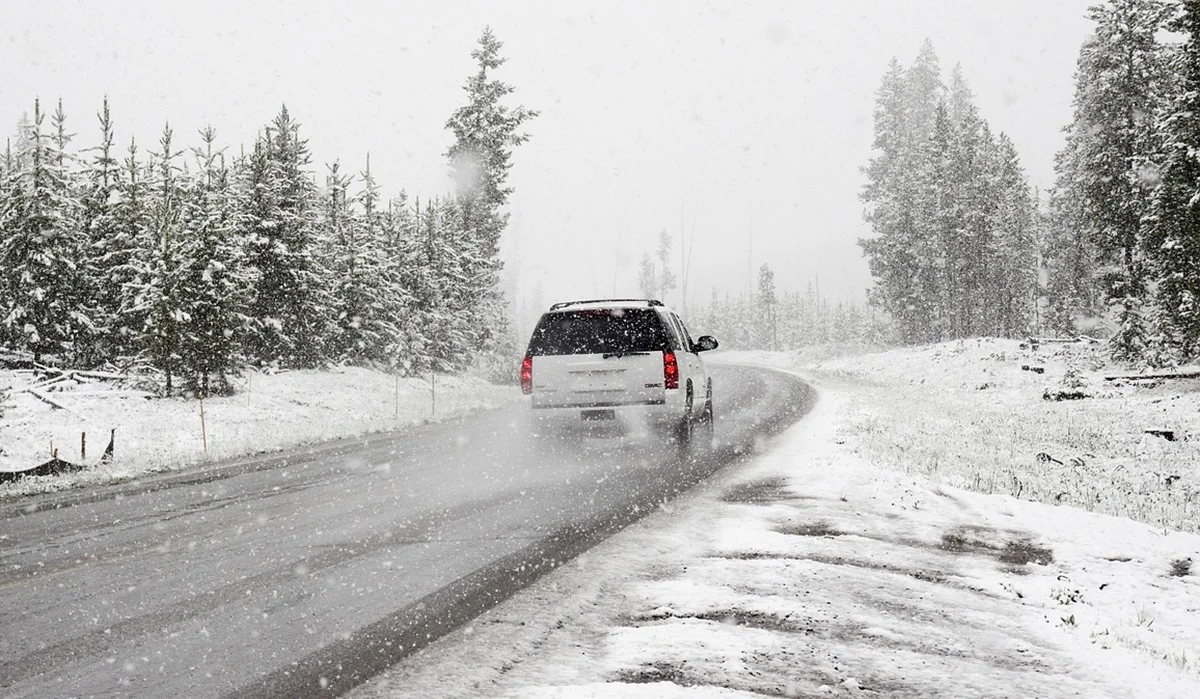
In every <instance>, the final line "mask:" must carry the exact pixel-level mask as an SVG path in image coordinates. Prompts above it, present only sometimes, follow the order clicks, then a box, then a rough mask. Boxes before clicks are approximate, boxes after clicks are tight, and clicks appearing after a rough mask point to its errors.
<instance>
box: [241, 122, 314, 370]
mask: <svg viewBox="0 0 1200 699" xmlns="http://www.w3.org/2000/svg"><path fill="white" fill-rule="evenodd" d="M299 132H300V125H299V124H298V123H297V122H296V121H294V120H293V119H292V118H291V115H289V114H288V110H287V107H286V106H285V107H283V108H282V109H281V110H280V112H279V115H278V116H276V117H275V119H274V120H273V121H272V123H271V125H270V126H268V127H267V129H266V133H265V134H264V135H263V136H262V137H260V138H259V139H258V141H257V143H255V146H254V151H253V153H251V155H250V156H249V158H248V159H247V162H246V163H245V166H244V172H243V174H242V177H241V179H242V185H241V186H242V188H243V189H244V191H246V192H247V194H248V201H247V207H246V214H247V216H246V217H245V218H244V219H243V226H244V229H243V231H242V234H241V235H242V236H244V237H245V238H246V239H247V241H248V259H249V262H250V264H251V266H252V268H253V270H254V276H255V278H256V283H255V288H254V289H253V291H252V293H251V298H250V304H249V308H250V316H251V317H252V318H253V320H254V323H253V326H252V328H251V331H250V334H249V338H248V349H249V353H250V356H251V357H253V358H254V359H255V360H256V361H258V362H259V363H262V364H281V365H284V366H294V367H313V366H317V365H318V364H320V363H321V362H322V360H323V359H324V357H323V356H322V347H323V346H324V345H325V343H326V338H327V337H328V336H329V335H330V333H331V332H333V331H332V328H331V323H330V321H329V319H330V318H331V317H332V315H333V314H332V310H331V304H332V300H331V299H330V296H329V293H328V289H329V284H328V283H327V282H328V280H327V278H326V277H325V275H323V274H322V270H321V269H320V268H319V267H318V265H317V264H316V259H315V254H316V250H317V248H318V245H317V243H318V241H316V240H315V239H314V238H315V233H316V225H315V224H316V214H317V192H316V186H315V185H314V184H313V181H312V178H311V175H310V173H309V171H308V167H309V163H310V156H309V151H308V143H307V141H304V140H302V139H301V138H300V135H299Z"/></svg>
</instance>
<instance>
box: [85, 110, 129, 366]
mask: <svg viewBox="0 0 1200 699" xmlns="http://www.w3.org/2000/svg"><path fill="white" fill-rule="evenodd" d="M96 118H97V120H98V121H99V123H100V143H99V144H98V145H97V146H95V147H93V148H90V149H89V150H90V151H91V153H92V157H91V158H90V159H89V160H88V162H87V164H86V167H85V170H84V174H83V186H84V190H83V194H82V197H81V199H82V203H83V211H82V219H81V226H82V229H83V234H84V238H85V244H86V255H85V256H84V259H83V260H82V266H83V271H84V273H85V275H86V276H85V284H86V298H87V307H88V309H89V312H90V313H91V315H92V317H93V319H94V323H95V333H94V335H93V338H92V340H93V341H92V342H91V344H90V346H89V347H88V348H87V350H86V352H81V354H82V355H83V356H86V357H87V359H86V360H85V361H86V363H89V364H90V363H96V362H98V361H100V360H111V359H115V358H116V357H117V355H118V354H120V353H121V350H122V349H127V348H124V347H122V346H121V344H120V343H119V342H118V341H117V336H119V331H120V328H121V325H122V323H121V307H122V306H121V303H122V300H123V298H124V291H123V289H122V286H121V284H119V283H116V284H114V283H113V275H114V272H115V269H114V268H115V267H118V266H120V265H121V264H124V263H125V262H126V261H127V260H128V257H129V255H131V254H132V250H133V249H134V246H133V245H132V244H126V243H123V242H122V240H121V238H122V236H121V227H120V225H119V219H118V215H117V208H118V197H119V192H120V178H121V164H120V161H118V160H117V153H115V152H114V141H115V132H114V128H113V120H112V114H111V113H110V111H109V107H108V98H107V97H105V98H104V104H103V106H102V107H101V109H100V112H99V113H98V114H97V115H96ZM81 349H82V348H81Z"/></svg>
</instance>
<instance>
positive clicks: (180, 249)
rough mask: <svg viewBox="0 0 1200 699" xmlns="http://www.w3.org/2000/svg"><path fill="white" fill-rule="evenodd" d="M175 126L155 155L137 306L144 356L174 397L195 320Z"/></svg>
mask: <svg viewBox="0 0 1200 699" xmlns="http://www.w3.org/2000/svg"><path fill="white" fill-rule="evenodd" d="M173 138H174V133H173V132H172V130H171V127H170V125H167V126H165V127H164V128H163V133H162V136H161V137H160V138H159V142H158V143H159V147H160V148H161V151H160V152H157V153H151V157H152V158H153V160H152V163H153V170H152V172H153V177H154V179H153V181H152V183H151V194H150V198H149V202H148V208H147V214H148V215H147V226H148V228H147V231H146V233H147V235H146V237H145V238H143V240H144V242H146V243H148V244H149V245H148V246H147V247H145V248H142V249H141V250H140V251H139V255H138V257H139V260H138V263H139V267H140V274H139V278H138V279H137V280H136V282H135V284H136V287H137V293H136V296H135V299H136V301H135V302H136V308H137V309H138V311H139V312H140V314H141V315H142V316H143V317H144V325H143V327H142V328H141V334H140V336H139V338H138V345H139V347H140V349H141V354H142V356H143V358H144V359H145V360H146V361H147V362H149V363H150V365H152V366H153V367H155V368H156V369H158V370H159V371H161V372H162V374H163V376H164V378H165V390H166V393H167V394H168V395H170V394H171V393H172V392H173V391H174V390H175V389H176V388H177V387H178V384H177V383H176V379H177V378H179V376H180V374H181V373H182V372H183V371H184V369H185V365H184V362H183V354H182V353H183V351H184V342H183V335H184V326H185V325H186V324H187V323H188V322H189V321H190V320H191V317H190V315H189V313H188V309H187V302H188V299H187V295H188V294H187V292H188V290H187V289H186V288H185V286H184V275H185V267H186V266H187V265H188V264H189V263H190V261H191V260H190V257H189V256H190V253H191V250H190V249H189V248H190V245H189V244H190V242H191V241H190V239H189V238H190V236H189V235H188V232H187V231H186V229H185V220H184V198H185V196H186V195H185V184H184V182H183V181H182V180H183V170H182V168H181V167H180V165H179V163H178V158H179V156H180V155H181V154H182V151H179V150H175V149H174V145H173V143H172V140H173Z"/></svg>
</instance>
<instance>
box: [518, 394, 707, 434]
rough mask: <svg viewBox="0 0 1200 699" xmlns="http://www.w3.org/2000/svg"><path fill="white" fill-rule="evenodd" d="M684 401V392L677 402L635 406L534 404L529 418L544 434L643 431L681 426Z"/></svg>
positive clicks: (665, 401) (536, 430) (535, 428)
mask: <svg viewBox="0 0 1200 699" xmlns="http://www.w3.org/2000/svg"><path fill="white" fill-rule="evenodd" d="M683 402H684V397H683V396H682V395H681V396H679V399H678V400H677V401H674V400H663V401H660V402H655V403H643V404H634V405H629V404H624V405H605V404H603V403H588V404H587V405H579V406H572V407H554V408H541V407H534V408H531V409H530V410H529V419H530V421H531V422H532V426H533V429H534V431H535V432H537V433H542V434H585V435H596V434H604V435H608V434H641V433H649V432H651V431H658V430H661V429H663V428H669V427H672V426H674V425H677V424H678V423H679V421H680V420H681V419H683V416H684V414H685V407H684V405H683Z"/></svg>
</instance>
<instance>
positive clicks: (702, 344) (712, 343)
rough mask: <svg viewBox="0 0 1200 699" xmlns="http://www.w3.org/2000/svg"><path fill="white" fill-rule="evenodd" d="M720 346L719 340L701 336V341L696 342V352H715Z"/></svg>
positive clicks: (709, 336) (710, 336)
mask: <svg viewBox="0 0 1200 699" xmlns="http://www.w3.org/2000/svg"><path fill="white" fill-rule="evenodd" d="M718 344H719V343H718V342H717V338H715V337H713V336H712V335H701V336H700V339H699V340H696V351H697V352H707V351H709V350H715V349H716V348H717V345H718Z"/></svg>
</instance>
